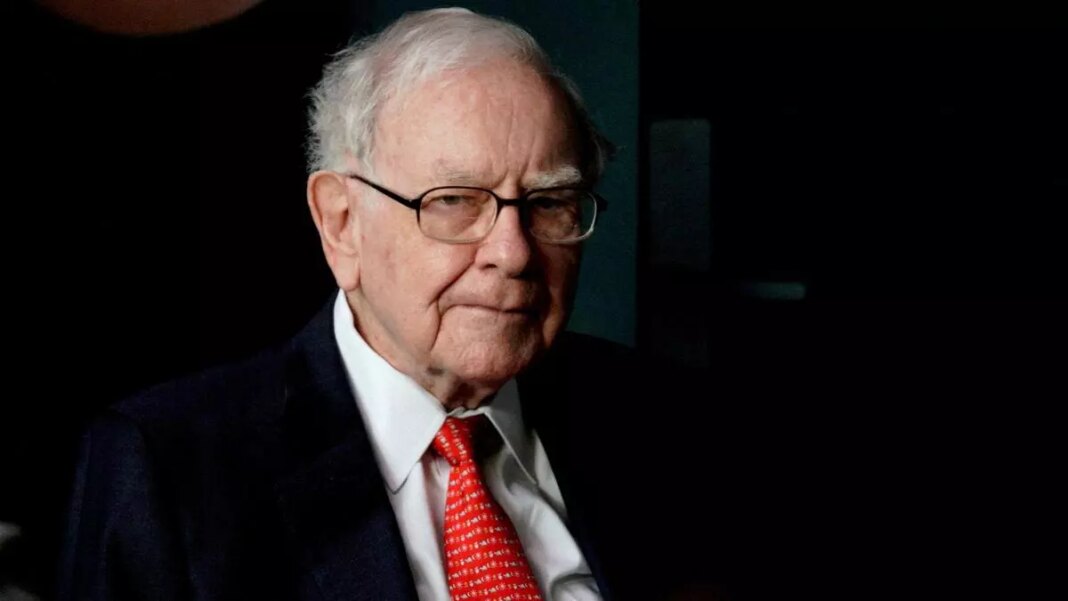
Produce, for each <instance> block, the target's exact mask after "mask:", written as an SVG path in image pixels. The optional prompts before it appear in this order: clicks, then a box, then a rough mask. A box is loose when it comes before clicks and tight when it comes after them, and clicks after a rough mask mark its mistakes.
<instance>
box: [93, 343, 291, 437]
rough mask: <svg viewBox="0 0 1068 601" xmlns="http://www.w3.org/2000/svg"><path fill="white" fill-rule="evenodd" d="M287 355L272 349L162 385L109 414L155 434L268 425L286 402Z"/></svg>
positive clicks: (143, 392)
mask: <svg viewBox="0 0 1068 601" xmlns="http://www.w3.org/2000/svg"><path fill="white" fill-rule="evenodd" d="M283 355H284V353H283V352H281V350H279V349H271V350H267V351H264V352H261V353H259V354H257V355H255V356H253V357H250V358H248V359H246V360H243V361H240V362H235V363H231V364H227V365H221V366H217V367H213V368H210V369H207V370H204V371H202V372H199V373H196V374H192V375H188V376H185V377H182V378H178V379H175V380H172V381H169V382H164V383H162V384H158V385H156V386H153V387H151V388H149V389H146V390H144V391H141V392H139V393H137V394H135V395H133V396H131V397H129V398H126V399H124V400H122V401H120V402H118V403H116V404H114V405H112V406H111V407H110V409H109V412H108V414H109V416H111V417H112V418H120V419H122V418H125V419H126V420H129V421H131V422H133V423H135V424H137V425H138V426H139V427H140V428H141V429H142V430H144V431H146V432H150V433H153V434H156V435H165V434H167V433H177V432H180V431H187V432H188V431H195V430H200V429H206V428H210V427H212V426H213V425H214V426H215V427H221V426H226V427H234V426H237V425H239V424H250V423H259V422H263V421H269V420H270V419H271V417H272V416H274V415H276V414H277V413H279V412H281V410H282V403H283V401H284V392H285V377H284V363H285V360H284V357H283Z"/></svg>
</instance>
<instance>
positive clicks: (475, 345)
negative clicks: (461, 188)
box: [348, 62, 580, 388]
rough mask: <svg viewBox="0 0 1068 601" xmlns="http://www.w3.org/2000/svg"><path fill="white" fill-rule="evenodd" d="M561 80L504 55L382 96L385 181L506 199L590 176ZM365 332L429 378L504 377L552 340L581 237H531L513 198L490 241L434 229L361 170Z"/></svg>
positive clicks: (360, 292)
mask: <svg viewBox="0 0 1068 601" xmlns="http://www.w3.org/2000/svg"><path fill="white" fill-rule="evenodd" d="M569 123H571V121H570V118H569V115H568V114H567V112H566V108H565V105H564V103H563V101H562V97H561V95H560V93H559V91H558V90H556V89H554V88H553V87H551V86H550V85H549V84H547V83H546V82H545V81H544V79H542V78H541V77H540V76H539V75H537V74H536V73H535V72H533V71H532V70H530V69H529V68H527V67H524V66H520V65H516V64H512V63H507V62H497V63H491V64H488V65H485V66H482V67H479V68H477V69H473V70H467V71H461V72H457V73H451V74H447V75H444V76H441V77H437V78H434V79H432V80H430V81H428V82H427V83H425V84H424V85H421V86H419V87H417V88H416V89H415V90H413V91H411V92H409V93H407V94H402V95H400V96H399V97H398V98H395V99H392V100H390V101H389V102H387V104H386V105H385V106H384V107H383V110H382V113H381V114H380V116H379V120H378V129H377V131H376V138H375V144H376V146H375V155H374V164H375V173H374V174H373V177H374V179H376V180H377V182H378V183H380V184H382V185H383V186H386V187H387V188H390V189H392V190H394V191H396V192H398V193H400V194H402V195H404V196H406V197H408V198H414V197H416V196H418V195H419V194H421V193H423V192H425V191H426V190H428V189H430V188H433V187H438V186H446V185H466V186H478V187H482V188H487V189H490V190H493V191H494V192H496V193H497V194H498V195H500V196H502V197H505V198H514V197H517V196H519V195H521V194H522V193H523V192H524V191H526V190H530V189H534V188H542V187H549V186H552V185H560V184H566V183H577V182H576V176H577V173H578V172H577V170H576V167H577V166H578V164H579V163H578V156H577V154H576V151H575V147H576V144H575V143H574V139H573V137H572V136H573V133H572V131H571V129H570V127H569ZM348 185H349V191H350V194H351V195H352V197H353V198H354V199H355V201H354V203H353V204H354V205H355V209H354V210H355V215H356V218H357V220H358V227H356V228H355V229H354V231H355V232H356V233H355V234H354V235H357V236H358V237H359V240H358V242H357V244H358V249H359V251H358V254H359V256H358V263H359V280H358V283H357V285H356V287H355V289H354V290H351V291H348V294H349V300H350V303H351V304H352V306H353V307H354V309H355V312H356V317H357V321H358V326H359V329H360V332H361V333H362V334H363V335H364V337H365V338H366V339H367V340H368V342H369V344H370V345H371V346H372V348H374V349H375V350H376V351H378V352H379V353H380V354H381V355H383V356H384V357H385V358H386V359H387V360H388V361H389V362H390V363H391V364H393V365H394V366H395V367H397V368H398V369H400V370H401V371H403V372H405V373H407V374H409V375H411V376H412V377H414V378H415V379H416V380H417V381H421V382H426V381H427V380H428V379H440V378H441V377H442V376H444V378H445V379H453V380H455V381H456V382H458V383H460V384H461V385H462V384H473V385H476V386H489V387H491V388H495V387H496V386H499V385H500V384H503V382H504V381H506V380H507V379H509V378H511V377H512V376H514V375H516V374H517V373H518V372H520V371H521V370H522V369H523V368H525V367H526V366H527V365H528V364H529V363H530V362H531V361H532V360H533V359H534V358H535V357H537V356H538V354H539V353H540V352H541V351H543V350H544V349H546V348H547V347H549V345H550V344H552V342H553V339H554V338H555V337H556V335H557V333H558V332H559V331H560V329H561V328H562V327H563V325H564V322H565V320H566V316H567V312H568V309H569V306H570V303H571V297H572V295H573V291H574V285H575V279H576V275H577V270H578V264H579V256H580V247H579V246H578V245H553V244H546V243H541V242H537V241H535V240H533V239H532V238H530V237H529V236H528V235H527V234H526V232H524V230H523V229H522V227H521V224H520V220H519V215H518V212H517V209H516V208H515V207H506V208H505V209H503V211H502V212H501V213H500V216H499V217H498V219H497V223H496V224H495V225H494V227H493V230H492V231H491V232H490V233H489V235H488V236H487V237H486V238H485V239H483V240H482V241H480V242H476V243H469V244H449V243H445V242H441V241H437V240H433V239H430V238H428V237H426V236H424V235H423V234H422V233H421V232H420V231H419V226H418V223H417V221H416V216H415V212H414V211H412V210H410V209H408V208H405V207H404V206H402V205H400V204H398V203H396V202H394V201H392V200H389V199H388V198H386V197H384V196H382V195H381V194H379V193H378V192H375V191H374V190H372V189H371V188H370V187H368V186H365V185H363V184H361V183H359V182H356V181H354V180H352V181H350V183H349V184H348Z"/></svg>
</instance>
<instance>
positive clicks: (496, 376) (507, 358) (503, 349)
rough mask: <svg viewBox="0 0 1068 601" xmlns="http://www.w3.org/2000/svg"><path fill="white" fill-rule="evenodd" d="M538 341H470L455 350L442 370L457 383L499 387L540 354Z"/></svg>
mask: <svg viewBox="0 0 1068 601" xmlns="http://www.w3.org/2000/svg"><path fill="white" fill-rule="evenodd" d="M542 346H543V345H542V344H541V341H540V340H539V339H536V338H533V337H531V338H529V339H527V340H523V341H522V342H521V343H519V344H516V341H510V342H502V341H473V342H470V343H467V344H465V345H463V346H462V347H461V348H458V349H456V350H457V353H456V354H455V355H453V360H452V361H445V362H443V363H444V364H445V365H446V369H447V370H448V371H450V372H452V373H453V374H455V375H456V377H458V378H459V379H461V380H464V381H467V382H471V383H478V384H481V385H488V386H493V387H496V386H500V385H503V384H504V383H505V382H507V381H508V380H509V379H511V378H513V377H515V376H516V375H518V374H519V373H520V372H522V371H523V370H524V369H526V368H527V366H529V365H530V364H531V362H533V361H534V359H535V358H537V356H538V354H539V353H540V352H541V349H542Z"/></svg>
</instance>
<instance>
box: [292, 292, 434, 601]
mask: <svg viewBox="0 0 1068 601" xmlns="http://www.w3.org/2000/svg"><path fill="white" fill-rule="evenodd" d="M286 372H287V373H286V415H285V417H284V418H283V426H282V428H283V432H282V440H283V446H284V452H283V455H285V456H286V457H287V461H288V465H287V466H286V468H285V469H284V470H283V472H282V473H283V475H282V476H281V477H279V478H278V480H277V482H276V488H275V490H276V493H277V499H278V505H279V509H280V512H281V515H282V517H283V520H284V521H285V523H286V525H287V527H288V530H289V534H290V535H291V536H292V538H293V540H294V541H295V543H296V545H297V547H298V548H299V549H300V554H301V555H302V558H303V560H304V561H305V562H306V563H307V564H308V565H309V566H310V568H311V573H312V575H313V576H312V578H311V579H310V580H309V581H308V582H305V583H304V586H303V588H304V590H305V591H307V592H306V593H305V594H307V595H308V597H309V598H325V599H327V600H328V601H353V600H366V601H378V600H381V599H412V600H414V599H415V598H416V592H415V585H414V582H413V580H412V575H411V570H410V568H409V566H408V561H407V557H406V555H405V551H404V543H403V540H402V538H401V534H400V529H399V527H398V525H397V520H396V518H395V516H394V515H393V510H392V507H391V506H390V503H389V499H388V497H387V496H386V490H385V484H384V482H383V480H382V476H381V474H380V473H379V470H378V466H377V465H376V463H375V459H374V453H373V450H372V447H371V443H370V441H369V440H368V437H367V431H366V428H365V427H364V425H363V422H362V420H361V419H360V415H359V411H358V410H357V409H356V403H355V400H354V399H353V397H352V393H351V392H350V389H349V383H348V380H347V378H346V375H345V371H344V366H343V364H342V362H341V357H340V354H339V353H338V350H337V346H336V344H335V342H334V334H333V303H332V302H331V303H328V304H327V306H326V307H325V308H324V309H323V310H322V311H320V313H319V314H318V315H317V316H316V317H315V319H313V320H312V322H311V323H310V324H309V326H308V327H307V328H306V329H305V330H304V331H303V332H302V333H301V334H300V335H298V336H297V338H295V339H294V341H293V343H292V344H291V346H290V349H289V353H288V358H287V364H286Z"/></svg>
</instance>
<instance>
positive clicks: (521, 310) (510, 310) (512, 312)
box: [449, 303, 538, 317]
mask: <svg viewBox="0 0 1068 601" xmlns="http://www.w3.org/2000/svg"><path fill="white" fill-rule="evenodd" d="M452 309H468V310H472V311H479V312H483V313H490V314H497V315H504V316H509V317H534V316H536V315H537V314H538V311H537V309H535V308H534V307H527V306H523V307H494V306H491V305H480V304H473V303H463V304H458V305H452V306H451V307H449V310H452Z"/></svg>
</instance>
